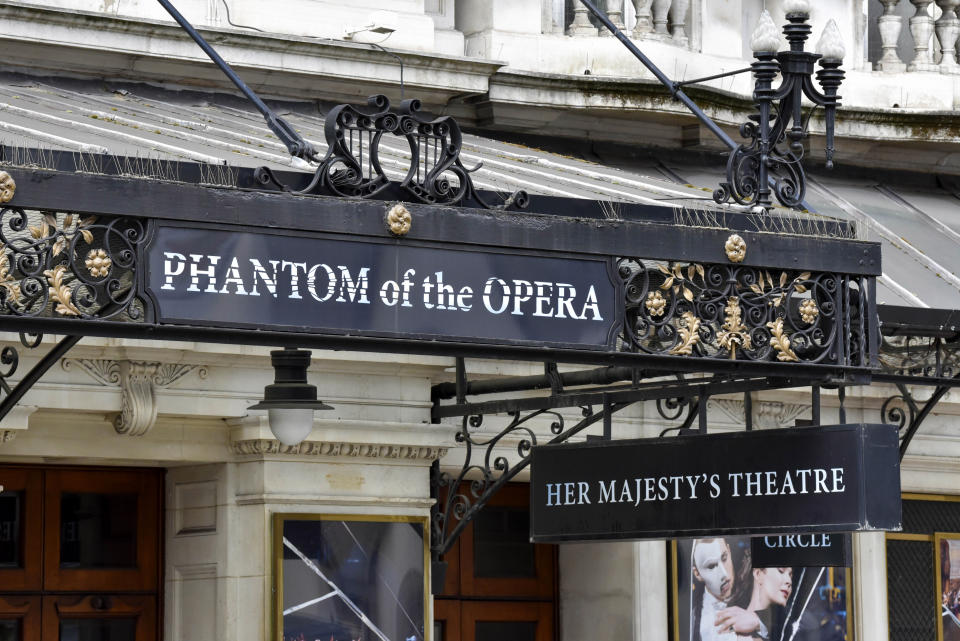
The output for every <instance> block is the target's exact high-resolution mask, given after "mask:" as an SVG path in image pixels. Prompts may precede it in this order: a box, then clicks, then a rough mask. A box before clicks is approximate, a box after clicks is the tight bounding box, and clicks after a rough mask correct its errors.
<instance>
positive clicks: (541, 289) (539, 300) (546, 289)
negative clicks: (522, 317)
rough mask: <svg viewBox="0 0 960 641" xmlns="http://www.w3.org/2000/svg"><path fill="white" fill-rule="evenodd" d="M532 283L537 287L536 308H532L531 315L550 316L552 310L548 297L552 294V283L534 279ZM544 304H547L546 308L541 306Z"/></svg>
mask: <svg viewBox="0 0 960 641" xmlns="http://www.w3.org/2000/svg"><path fill="white" fill-rule="evenodd" d="M533 284H534V285H535V286H536V288H537V297H536V309H534V311H533V315H534V316H544V317H547V318H552V317H553V310H552V309H551V308H550V299H551V297H552V296H553V283H545V282H542V281H539V280H538V281H534V283H533ZM544 305H546V306H547V308H546V310H544V308H543V306H544Z"/></svg>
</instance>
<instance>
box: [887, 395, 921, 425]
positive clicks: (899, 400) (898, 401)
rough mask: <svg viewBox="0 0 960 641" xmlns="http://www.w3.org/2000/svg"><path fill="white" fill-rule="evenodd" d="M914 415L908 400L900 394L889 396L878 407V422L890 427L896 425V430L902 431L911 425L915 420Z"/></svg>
mask: <svg viewBox="0 0 960 641" xmlns="http://www.w3.org/2000/svg"><path fill="white" fill-rule="evenodd" d="M915 414H916V413H915V412H914V410H913V407H911V404H910V400H909V399H908V398H907V397H906V395H904V394H902V393H901V394H894V395H893V396H890V397H889V398H887V399H886V400H885V401H883V405H881V406H880V420H881V421H883V422H884V423H888V424H890V425H896V426H897V429H898V430H902V429H903V428H904V427H906V426H907V425H912V424H913V422H914V419H915V418H916V415H915Z"/></svg>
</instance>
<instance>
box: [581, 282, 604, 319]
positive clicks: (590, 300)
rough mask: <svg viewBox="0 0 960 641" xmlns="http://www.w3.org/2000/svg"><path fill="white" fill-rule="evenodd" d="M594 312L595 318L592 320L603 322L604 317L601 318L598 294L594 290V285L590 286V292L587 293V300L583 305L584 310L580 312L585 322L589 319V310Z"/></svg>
mask: <svg viewBox="0 0 960 641" xmlns="http://www.w3.org/2000/svg"><path fill="white" fill-rule="evenodd" d="M588 309H592V310H593V318H592V319H591V320H595V321H602V320H603V317H601V316H600V307H599V305H598V303H597V292H596V291H595V290H594V288H593V285H590V289H589V291H587V300H585V301H584V303H583V310H581V312H580V319H581V320H583V319H585V318H586V317H587V310H588Z"/></svg>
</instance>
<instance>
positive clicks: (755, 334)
mask: <svg viewBox="0 0 960 641" xmlns="http://www.w3.org/2000/svg"><path fill="white" fill-rule="evenodd" d="M618 265H619V273H620V276H621V278H622V279H623V283H624V291H625V296H626V318H625V325H624V332H623V335H622V340H623V349H625V350H629V351H636V352H641V353H646V354H658V355H672V356H694V357H701V358H726V359H737V360H750V361H778V362H800V363H822V364H831V365H851V366H868V364H869V363H870V358H871V354H870V351H871V349H872V346H870V345H869V344H868V341H867V335H868V332H867V331H866V330H865V328H866V308H865V305H864V304H863V302H862V301H863V300H864V299H865V293H864V295H861V293H862V292H861V290H863V289H864V287H865V283H864V282H862V281H861V280H859V279H853V278H849V277H847V276H844V275H841V274H833V273H815V272H800V271H798V270H779V271H773V272H771V270H765V269H761V268H757V267H749V266H743V265H736V264H730V265H720V264H712V265H711V264H706V265H703V264H698V263H679V262H670V263H664V262H658V261H647V260H641V259H633V258H623V259H620V261H619V263H618Z"/></svg>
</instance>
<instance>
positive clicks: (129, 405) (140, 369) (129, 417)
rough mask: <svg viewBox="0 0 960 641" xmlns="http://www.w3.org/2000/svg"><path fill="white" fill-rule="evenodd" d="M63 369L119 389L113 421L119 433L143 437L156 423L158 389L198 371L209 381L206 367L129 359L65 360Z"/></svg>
mask: <svg viewBox="0 0 960 641" xmlns="http://www.w3.org/2000/svg"><path fill="white" fill-rule="evenodd" d="M62 367H63V369H64V370H66V371H71V370H72V369H73V368H74V367H76V368H79V369H80V370H82V371H83V372H84V373H86V374H87V375H88V376H90V378H92V379H93V380H95V381H97V382H98V383H100V384H101V385H107V386H109V387H120V389H121V392H122V396H121V401H120V413H119V414H117V415H116V416H115V417H114V419H113V427H114V429H115V430H116V431H117V433H118V434H126V435H128V436H142V435H144V434H146V433H147V432H149V431H150V428H152V427H153V425H154V423H156V422H157V399H156V394H155V390H156V388H157V387H167V386H168V385H171V384H173V383H175V382H176V381H178V380H180V379H181V378H183V377H184V376H186V375H187V374H189V373H190V372H193V371H194V370H196V372H197V375H198V376H199V377H200V378H206V376H207V367H206V366H205V365H189V364H184V363H160V362H145V361H130V360H120V361H115V360H109V359H81V358H76V359H75V358H65V359H63V363H62Z"/></svg>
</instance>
